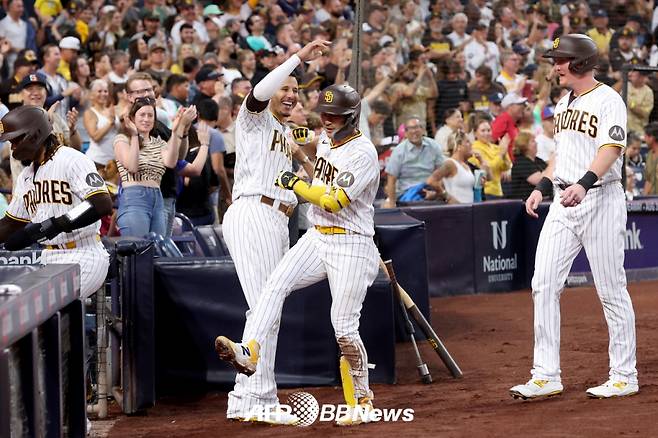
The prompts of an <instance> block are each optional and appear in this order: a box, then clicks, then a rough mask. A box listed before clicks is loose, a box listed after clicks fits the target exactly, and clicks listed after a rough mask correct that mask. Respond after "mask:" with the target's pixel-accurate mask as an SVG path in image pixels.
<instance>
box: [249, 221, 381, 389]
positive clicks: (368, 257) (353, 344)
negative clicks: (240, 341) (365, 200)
mask: <svg viewBox="0 0 658 438" xmlns="http://www.w3.org/2000/svg"><path fill="white" fill-rule="evenodd" d="M378 261H379V252H378V251H377V247H376V246H375V244H374V242H373V240H372V237H367V236H363V235H358V234H334V235H324V234H321V233H320V232H318V231H317V230H316V229H314V228H312V229H309V230H308V231H307V232H306V234H304V235H303V236H302V237H301V238H300V239H299V241H298V242H297V244H295V246H293V247H292V248H291V249H290V251H288V253H287V254H286V255H285V256H284V257H283V260H281V263H279V265H277V267H276V268H275V269H274V272H272V275H271V276H270V278H269V279H268V280H267V284H266V285H265V290H264V292H263V294H262V296H261V298H260V300H259V302H258V305H257V306H256V309H255V310H254V313H253V324H251V325H250V326H249V328H248V330H246V331H245V335H246V336H245V340H248V339H256V341H258V342H259V343H260V344H261V346H262V345H264V344H267V342H269V339H270V337H271V334H272V332H273V330H278V321H279V319H280V317H281V312H282V309H283V303H284V301H285V299H286V297H287V296H288V295H290V293H292V291H294V290H297V289H302V288H304V287H307V286H310V285H312V284H314V283H317V282H318V281H321V280H323V279H325V278H327V279H328V280H329V286H330V288H331V298H332V304H331V323H332V325H333V327H334V332H335V335H336V339H337V340H338V344H339V346H340V348H341V352H342V353H343V355H344V356H345V357H346V358H347V360H348V362H349V363H350V366H351V368H352V376H353V377H354V386H355V395H356V396H357V397H363V396H372V393H371V392H370V389H369V385H368V355H367V353H366V349H365V347H364V345H363V341H362V340H361V336H360V335H359V318H360V316H361V307H362V305H363V300H364V299H365V296H366V292H367V289H368V286H370V285H371V284H372V283H373V281H375V277H376V276H377V272H378V270H379V263H378ZM259 366H260V363H259Z"/></svg>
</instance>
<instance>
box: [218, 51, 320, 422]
mask: <svg viewBox="0 0 658 438" xmlns="http://www.w3.org/2000/svg"><path fill="white" fill-rule="evenodd" d="M327 47H328V42H326V41H314V42H312V43H309V44H308V45H306V46H305V47H304V48H303V49H301V50H300V51H299V52H298V53H297V54H296V55H293V56H291V57H290V58H289V59H288V60H286V61H285V62H284V63H283V64H282V65H280V66H279V67H277V68H276V69H274V70H273V71H272V72H270V73H269V74H268V75H267V76H266V77H265V78H263V80H262V81H261V82H259V83H258V84H256V86H255V87H254V89H253V91H252V92H251V93H250V94H249V95H248V96H247V98H246V99H245V101H244V103H243V104H242V107H241V108H240V112H239V113H238V116H237V119H236V121H235V127H236V128H235V135H236V151H235V153H236V162H235V173H234V177H235V182H234V184H233V193H232V197H233V203H232V205H231V206H230V207H229V208H228V210H227V212H226V214H225V216H224V222H223V234H224V240H225V241H226V245H227V247H228V249H229V252H230V253H231V257H232V258H233V261H234V263H235V269H236V271H237V274H238V277H239V279H240V285H241V286H242V291H243V293H244V295H245V298H246V300H247V304H248V306H249V309H250V310H249V311H247V315H246V316H247V322H246V324H245V330H246V329H247V328H248V327H249V326H250V325H251V323H252V319H253V318H252V317H251V313H252V311H253V309H254V307H255V306H256V303H257V301H258V298H259V297H260V295H261V293H262V291H263V287H264V285H265V281H266V280H267V277H269V275H270V273H271V272H272V271H273V270H274V267H275V266H276V264H277V263H278V262H279V261H280V260H281V258H282V257H283V255H284V254H285V252H286V251H287V250H288V248H289V235H288V217H289V216H290V215H291V214H292V211H293V209H294V207H295V205H296V204H297V198H296V196H295V194H294V193H292V192H290V191H287V190H283V189H281V188H279V187H275V186H274V184H273V183H272V182H273V181H274V180H275V179H276V176H277V175H278V174H279V172H281V171H284V170H287V171H290V170H292V158H293V156H294V157H295V158H296V159H297V160H298V161H300V162H301V163H302V164H303V165H304V167H305V169H306V170H307V172H308V174H309V175H310V174H312V171H313V168H312V165H311V163H310V161H309V160H308V158H307V157H306V154H304V152H303V151H301V149H300V148H299V147H296V146H293V145H291V143H290V142H289V141H288V140H287V135H288V134H287V129H288V128H287V127H286V125H285V120H286V119H287V117H289V116H290V113H291V112H292V109H293V108H294V107H295V105H296V104H297V99H298V84H297V79H296V78H295V77H294V76H291V74H292V73H293V71H294V70H295V69H296V68H297V66H298V65H299V64H300V63H301V62H302V61H308V60H311V59H314V58H317V57H318V56H320V54H321V53H322V51H323V50H326V49H327ZM277 333H278V330H275V331H273V333H272V334H271V335H270V337H269V338H268V342H267V343H266V345H264V346H263V349H262V350H261V360H262V366H261V367H260V368H259V370H258V372H257V373H255V374H254V375H252V376H250V377H247V376H245V375H243V374H238V375H237V376H236V381H235V387H234V389H233V391H231V392H230V393H229V401H228V409H227V413H226V414H227V417H228V418H230V419H242V420H244V419H249V412H250V411H251V410H252V408H253V407H254V406H256V405H261V406H262V405H277V404H278V399H277V395H276V382H275V380H274V358H275V353H276V340H277ZM218 352H219V350H218Z"/></svg>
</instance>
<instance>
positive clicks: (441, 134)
mask: <svg viewBox="0 0 658 438" xmlns="http://www.w3.org/2000/svg"><path fill="white" fill-rule="evenodd" d="M443 120H444V121H445V123H444V124H443V126H441V128H439V130H438V131H436V135H435V136H434V140H436V142H437V143H438V144H439V145H440V146H441V150H442V151H443V153H444V154H445V155H446V156H450V155H451V153H450V152H449V151H448V138H450V136H451V135H452V134H454V133H455V132H457V131H461V130H463V129H464V117H462V112H461V111H459V109H458V108H452V109H449V110H446V112H445V114H444V115H443Z"/></svg>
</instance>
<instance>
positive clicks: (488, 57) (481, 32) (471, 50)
mask: <svg viewBox="0 0 658 438" xmlns="http://www.w3.org/2000/svg"><path fill="white" fill-rule="evenodd" d="M471 36H472V37H473V38H471V41H470V42H468V43H466V46H464V56H465V57H466V69H467V70H468V72H469V73H470V74H471V76H474V75H475V70H476V69H477V68H478V67H479V66H481V65H486V66H487V67H489V68H490V69H491V71H492V72H493V76H497V75H498V66H499V58H500V52H499V51H498V46H497V45H496V43H494V42H491V41H487V26H485V25H484V24H480V23H478V24H476V25H475V28H474V29H473V32H472V33H471Z"/></svg>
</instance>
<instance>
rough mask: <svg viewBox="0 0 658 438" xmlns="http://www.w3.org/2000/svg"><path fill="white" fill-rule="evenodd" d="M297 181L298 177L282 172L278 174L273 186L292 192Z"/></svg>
mask: <svg viewBox="0 0 658 438" xmlns="http://www.w3.org/2000/svg"><path fill="white" fill-rule="evenodd" d="M298 181H299V177H298V176H297V175H295V174H294V173H292V172H288V171H283V172H281V173H280V174H279V176H278V177H277V178H276V181H275V182H274V185H275V186H277V187H280V188H282V189H284V190H292V189H293V187H294V186H295V184H296V183H297V182H298Z"/></svg>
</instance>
